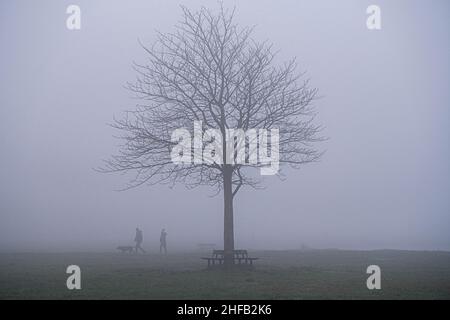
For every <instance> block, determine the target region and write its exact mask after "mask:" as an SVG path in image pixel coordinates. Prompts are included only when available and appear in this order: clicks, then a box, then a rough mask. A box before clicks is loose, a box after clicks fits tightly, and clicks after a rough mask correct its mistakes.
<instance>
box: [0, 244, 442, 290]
mask: <svg viewBox="0 0 450 320" xmlns="http://www.w3.org/2000/svg"><path fill="white" fill-rule="evenodd" d="M202 255H204V254H201V253H198V252H186V253H174V254H169V255H168V256H160V255H157V254H147V255H136V254H120V253H70V254H69V253H66V254H62V253H45V254H44V253H43V254H38V253H20V254H19V253H17V254H12V253H8V254H6V253H3V254H0V299H450V252H418V251H392V250H383V251H344V250H312V251H256V252H251V255H252V256H257V257H259V258H260V260H258V261H256V264H255V268H254V270H251V271H250V270H233V271H228V272H225V271H223V270H205V263H206V262H205V261H203V260H200V257H201V256H202ZM70 264H76V265H79V266H80V268H81V272H82V281H81V285H82V289H81V290H72V291H69V290H68V289H67V288H66V279H67V276H68V275H67V274H66V273H65V270H66V267H67V266H68V265H70ZM371 264H376V265H379V266H380V267H381V272H382V281H381V286H382V288H381V290H372V291H370V290H368V289H367V288H366V279H367V277H368V275H367V274H366V268H367V266H368V265H371Z"/></svg>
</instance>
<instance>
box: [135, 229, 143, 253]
mask: <svg viewBox="0 0 450 320" xmlns="http://www.w3.org/2000/svg"><path fill="white" fill-rule="evenodd" d="M143 240H144V236H143V234H142V230H140V229H139V228H136V236H135V237H134V242H136V247H135V249H136V253H137V252H139V251H138V250H141V251H142V252H143V253H145V250H144V249H143V248H142V246H141V244H142V241H143Z"/></svg>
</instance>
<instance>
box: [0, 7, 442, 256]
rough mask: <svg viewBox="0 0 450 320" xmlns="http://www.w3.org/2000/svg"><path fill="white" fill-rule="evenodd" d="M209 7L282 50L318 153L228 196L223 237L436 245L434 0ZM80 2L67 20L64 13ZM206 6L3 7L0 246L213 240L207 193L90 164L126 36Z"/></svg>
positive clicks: (101, 145) (219, 226) (251, 241)
mask: <svg viewBox="0 0 450 320" xmlns="http://www.w3.org/2000/svg"><path fill="white" fill-rule="evenodd" d="M372 2H373V1H361V0H358V1H356V0H354V1H350V0H345V1H332V0H328V1H294V0H292V1H287V0H286V1H267V0H264V1H256V0H254V1H239V2H238V1H228V0H226V1H224V2H223V4H224V7H226V8H233V7H234V6H236V20H237V21H238V23H239V24H240V25H242V26H253V25H254V26H255V31H254V38H255V39H257V40H259V41H264V40H270V41H271V42H273V44H274V48H275V49H276V50H279V55H278V60H277V61H280V62H281V61H284V60H288V59H290V58H292V57H297V59H298V62H299V66H300V68H301V69H302V70H305V71H307V76H308V77H309V78H311V84H312V85H313V86H314V87H317V88H318V89H319V92H320V96H321V98H320V99H319V100H317V101H315V102H314V106H315V108H316V111H317V112H318V115H317V119H316V121H317V122H318V123H320V124H322V125H323V126H324V127H325V129H324V131H323V132H322V134H323V135H324V136H326V137H328V138H329V139H328V140H327V141H325V142H322V143H320V144H319V145H318V146H317V147H318V148H319V149H321V150H325V151H326V152H325V154H324V155H323V157H322V159H321V161H320V162H317V163H313V164H307V165H305V166H303V167H302V168H301V169H300V170H292V169H283V170H284V174H285V180H284V181H281V180H280V179H278V178H277V177H267V178H265V186H266V188H265V189H264V190H257V191H255V190H252V189H250V188H244V189H242V191H240V193H239V194H238V195H237V198H236V200H235V204H234V216H235V218H234V219H235V243H236V247H237V248H246V249H299V248H300V247H301V246H302V245H306V246H308V247H311V248H342V249H381V248H392V249H415V250H450V232H449V231H450V230H449V228H450V200H449V187H450V182H449V177H450V171H449V164H450V150H449V145H450V144H449V137H450V135H449V133H450V132H449V128H450V123H449V119H450V114H449V113H450V112H449V105H450V104H449V102H450V96H449V76H450V75H449V72H450V68H449V58H448V57H449V56H450V43H449V41H450V37H449V35H448V32H449V30H450V22H449V21H450V20H449V19H448V18H449V16H448V12H449V9H450V8H449V7H450V4H449V2H448V1H445V0H442V1H439V0H436V1H433V2H428V1H424V0H423V1H381V0H377V1H376V4H378V5H379V6H380V8H381V17H382V29H381V30H368V29H367V27H366V19H367V16H368V15H367V14H366V8H367V6H368V5H370V4H372ZM69 4H77V5H79V6H80V8H81V30H75V31H71V30H68V29H67V28H66V19H67V17H68V15H67V14H66V8H67V6H68V5H69ZM180 4H183V5H186V6H187V7H189V8H190V9H192V10H195V9H198V8H200V7H201V6H202V5H205V6H207V7H209V8H211V9H213V10H216V9H217V8H218V4H217V3H216V2H214V1H184V2H177V1H127V2H125V1H111V0H104V1H100V0H95V1H81V0H76V1H49V0H43V1H39V2H35V1H10V0H9V1H1V3H0V43H1V53H0V57H1V59H0V119H1V120H0V121H1V125H0V150H1V151H0V250H2V251H35V250H36V251H72V250H77V251H95V250H101V251H108V250H109V251H111V250H114V248H115V247H116V246H117V245H121V244H123V245H130V244H132V243H133V238H134V230H135V228H136V227H139V228H140V229H142V230H143V233H144V247H145V248H147V249H148V250H150V252H152V251H156V250H157V249H158V247H159V233H160V230H161V229H162V228H165V229H166V230H167V232H168V237H167V241H168V249H169V252H170V250H182V249H183V250H184V249H185V250H189V249H194V250H195V249H196V246H197V244H198V243H216V244H217V246H218V247H221V246H222V245H223V244H222V241H223V240H222V237H223V199H222V196H221V195H218V196H216V197H213V195H214V191H213V190H211V189H208V188H206V187H202V188H198V189H194V190H187V189H186V188H185V187H184V186H183V185H177V186H176V187H175V188H173V189H170V188H169V187H167V186H165V185H156V186H141V187H139V188H135V189H131V190H128V191H117V190H118V189H120V188H122V187H123V186H124V185H125V183H126V182H127V181H128V179H129V178H131V177H132V176H131V175H120V174H103V173H99V172H96V171H95V170H93V169H94V168H97V167H99V166H101V165H102V160H103V159H107V158H109V157H110V156H111V155H113V154H116V153H117V151H118V145H119V143H120V141H119V140H118V139H116V138H114V135H115V134H117V131H115V130H114V129H113V128H111V127H109V126H108V123H111V122H112V121H113V116H116V117H119V118H120V116H121V115H123V111H125V110H128V109H132V108H133V107H134V106H135V105H136V103H137V101H136V100H134V99H132V98H131V95H130V92H128V91H127V90H126V89H124V84H125V83H126V82H127V81H133V80H134V79H135V77H136V74H135V72H134V71H133V69H132V63H133V61H136V62H143V61H145V59H146V53H145V52H144V50H142V48H141V47H140V45H139V42H138V39H139V40H140V41H141V42H142V43H144V44H149V45H150V44H151V43H152V42H153V41H154V40H155V37H156V30H159V31H161V32H170V31H172V30H173V26H174V24H176V23H177V21H179V19H180V18H181V14H182V12H181V9H180V7H179V6H180Z"/></svg>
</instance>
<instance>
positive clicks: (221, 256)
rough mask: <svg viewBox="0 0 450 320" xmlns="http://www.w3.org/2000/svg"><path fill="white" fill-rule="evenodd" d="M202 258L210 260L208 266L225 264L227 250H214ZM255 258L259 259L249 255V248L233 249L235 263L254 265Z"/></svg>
mask: <svg viewBox="0 0 450 320" xmlns="http://www.w3.org/2000/svg"><path fill="white" fill-rule="evenodd" d="M202 259H203V260H206V261H208V268H210V267H212V266H214V265H223V263H224V261H225V251H224V250H213V252H212V255H211V256H210V257H202ZM254 260H258V258H252V257H249V256H248V252H247V250H233V264H238V265H249V266H253V261H254Z"/></svg>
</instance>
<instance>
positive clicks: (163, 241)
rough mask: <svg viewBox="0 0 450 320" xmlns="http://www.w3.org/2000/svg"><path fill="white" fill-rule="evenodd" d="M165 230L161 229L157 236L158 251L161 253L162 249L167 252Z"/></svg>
mask: <svg viewBox="0 0 450 320" xmlns="http://www.w3.org/2000/svg"><path fill="white" fill-rule="evenodd" d="M166 237H167V232H166V230H165V229H162V230H161V236H160V237H159V243H160V245H159V253H162V251H163V249H164V254H167V242H166Z"/></svg>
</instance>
